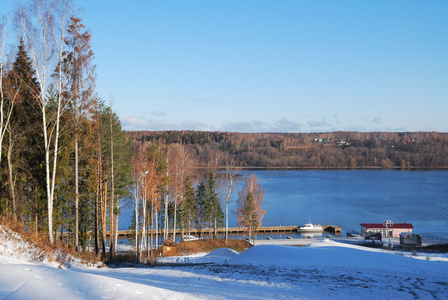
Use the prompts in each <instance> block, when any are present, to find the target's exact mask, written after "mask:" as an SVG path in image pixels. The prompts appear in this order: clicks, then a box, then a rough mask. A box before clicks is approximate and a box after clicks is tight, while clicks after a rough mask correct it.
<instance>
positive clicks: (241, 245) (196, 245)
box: [176, 239, 252, 256]
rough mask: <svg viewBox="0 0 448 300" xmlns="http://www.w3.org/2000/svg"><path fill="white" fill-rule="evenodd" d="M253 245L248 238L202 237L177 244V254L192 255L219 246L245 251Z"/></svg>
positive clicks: (209, 250) (210, 250)
mask: <svg viewBox="0 0 448 300" xmlns="http://www.w3.org/2000/svg"><path fill="white" fill-rule="evenodd" d="M250 247H252V244H250V243H249V242H248V241H246V240H238V239H228V240H227V244H226V240H225V239H200V240H196V241H188V242H180V243H177V244H176V255H179V256H180V255H190V254H195V253H201V252H207V253H208V252H212V251H213V250H216V249H219V248H230V249H233V250H235V251H237V252H243V251H244V250H246V249H247V248H250Z"/></svg>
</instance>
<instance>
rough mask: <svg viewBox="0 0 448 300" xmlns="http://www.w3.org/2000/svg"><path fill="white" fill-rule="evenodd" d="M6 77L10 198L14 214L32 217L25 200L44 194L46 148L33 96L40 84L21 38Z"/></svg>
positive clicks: (7, 162) (7, 167)
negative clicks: (40, 131)
mask: <svg viewBox="0 0 448 300" xmlns="http://www.w3.org/2000/svg"><path fill="white" fill-rule="evenodd" d="M5 79H6V80H5V81H6V83H7V84H6V86H7V92H6V95H7V100H8V101H9V105H10V106H13V110H12V114H11V118H10V123H9V126H8V131H7V143H5V144H6V145H5V146H6V149H7V161H6V164H7V166H6V168H5V169H7V170H8V173H7V174H8V175H7V177H8V179H7V182H8V189H9V199H11V202H12V207H13V215H14V216H15V215H17V214H21V213H22V212H23V213H26V214H27V215H28V218H29V217H30V215H29V212H32V209H31V207H30V203H25V202H29V199H35V200H36V201H38V198H39V196H38V194H40V195H41V192H42V187H43V186H44V178H43V176H42V172H43V169H42V163H41V162H42V160H43V151H42V149H41V148H40V147H39V146H38V145H39V144H38V138H39V136H40V134H39V130H38V129H39V128H40V127H39V126H40V115H39V113H38V111H39V108H38V105H37V102H36V101H35V98H34V96H35V94H36V93H37V94H38V93H39V84H38V83H37V81H36V78H35V72H34V69H33V67H32V64H31V61H30V59H29V57H28V55H27V52H26V50H25V47H24V45H23V41H22V40H21V41H20V43H19V46H18V51H17V55H16V58H15V60H14V62H13V64H12V69H11V71H10V72H8V74H7V76H6V78H5ZM19 190H20V191H19ZM16 195H19V196H20V197H19V198H20V199H18V198H17V197H16ZM35 196H37V198H36V197H35ZM24 205H27V206H28V207H27V208H25V207H23V206H24ZM36 213H37V212H36ZM22 217H23V216H22Z"/></svg>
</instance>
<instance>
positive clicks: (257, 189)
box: [236, 174, 266, 238]
mask: <svg viewBox="0 0 448 300" xmlns="http://www.w3.org/2000/svg"><path fill="white" fill-rule="evenodd" d="M264 194H265V190H264V189H263V186H262V185H260V182H259V180H258V179H257V178H256V177H255V175H253V174H252V175H250V176H249V177H248V178H247V179H246V183H245V185H244V187H243V188H242V189H241V190H240V192H239V198H238V201H237V211H236V213H237V216H236V220H237V223H238V226H241V227H246V228H247V230H248V235H249V238H253V237H254V234H255V233H256V232H257V229H258V227H260V226H261V221H262V220H263V217H264V215H265V213H266V210H265V209H262V208H261V206H262V205H263V199H264Z"/></svg>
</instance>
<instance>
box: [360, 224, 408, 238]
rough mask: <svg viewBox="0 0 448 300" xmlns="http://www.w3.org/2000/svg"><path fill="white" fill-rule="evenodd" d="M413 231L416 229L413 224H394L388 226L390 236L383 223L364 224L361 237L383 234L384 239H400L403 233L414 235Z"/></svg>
mask: <svg viewBox="0 0 448 300" xmlns="http://www.w3.org/2000/svg"><path fill="white" fill-rule="evenodd" d="M412 229H414V226H412V224H411V223H406V222H404V223H393V224H389V225H388V226H387V230H388V231H389V234H388V233H387V231H386V225H385V224H383V223H362V224H361V235H362V236H366V234H367V235H369V234H372V233H381V236H382V237H400V234H401V233H403V232H410V233H412Z"/></svg>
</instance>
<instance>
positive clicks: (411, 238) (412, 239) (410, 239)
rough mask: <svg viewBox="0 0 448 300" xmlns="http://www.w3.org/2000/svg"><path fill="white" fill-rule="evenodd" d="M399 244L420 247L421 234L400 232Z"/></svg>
mask: <svg viewBox="0 0 448 300" xmlns="http://www.w3.org/2000/svg"><path fill="white" fill-rule="evenodd" d="M400 245H402V246H408V247H420V246H421V245H422V236H421V235H420V234H415V233H410V232H402V233H400Z"/></svg>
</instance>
